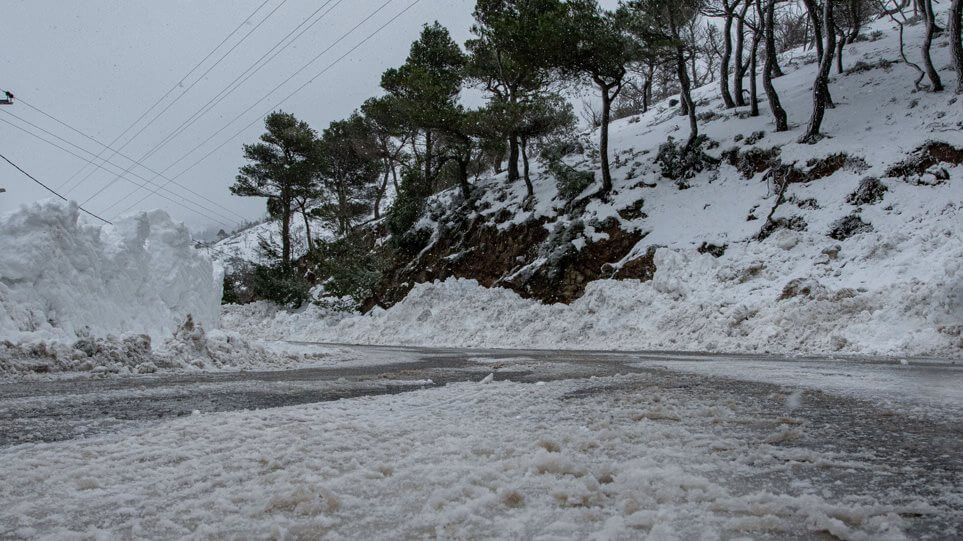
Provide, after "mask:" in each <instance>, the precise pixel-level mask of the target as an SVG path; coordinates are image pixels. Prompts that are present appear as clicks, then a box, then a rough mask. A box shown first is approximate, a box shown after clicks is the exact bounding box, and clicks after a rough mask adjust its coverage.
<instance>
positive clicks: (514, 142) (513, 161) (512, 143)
mask: <svg viewBox="0 0 963 541" xmlns="http://www.w3.org/2000/svg"><path fill="white" fill-rule="evenodd" d="M518 177H519V174H518V136H516V135H515V134H511V135H510V136H509V137H508V181H509V182H514V181H516V180H518Z"/></svg>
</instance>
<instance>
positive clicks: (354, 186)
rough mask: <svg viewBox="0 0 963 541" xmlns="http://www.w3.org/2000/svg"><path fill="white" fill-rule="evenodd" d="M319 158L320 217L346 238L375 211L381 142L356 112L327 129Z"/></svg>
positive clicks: (319, 151)
mask: <svg viewBox="0 0 963 541" xmlns="http://www.w3.org/2000/svg"><path fill="white" fill-rule="evenodd" d="M315 156H316V160H317V163H318V164H319V167H318V179H319V181H320V184H321V186H322V188H323V189H322V191H321V199H322V204H321V207H320V209H319V211H318V214H319V215H320V217H321V218H323V219H324V220H325V221H327V222H328V223H330V224H331V225H333V226H334V227H335V229H336V231H337V232H338V234H339V235H341V236H344V235H346V234H348V232H349V231H350V230H351V228H352V227H354V225H355V224H356V223H357V222H358V221H359V219H361V218H362V217H363V216H366V215H367V214H368V213H369V212H371V205H372V202H373V201H374V199H375V196H376V193H377V183H378V176H379V172H380V170H381V163H380V149H379V145H378V141H377V139H376V137H375V135H374V133H373V132H372V131H371V129H370V126H369V125H368V123H366V122H365V119H364V117H362V116H361V115H359V114H357V113H356V114H353V115H351V117H350V118H348V119H347V120H339V121H335V122H332V123H331V125H330V126H328V128H327V129H325V130H324V132H323V133H322V134H321V138H320V140H319V141H318V142H317V145H316V154H315Z"/></svg>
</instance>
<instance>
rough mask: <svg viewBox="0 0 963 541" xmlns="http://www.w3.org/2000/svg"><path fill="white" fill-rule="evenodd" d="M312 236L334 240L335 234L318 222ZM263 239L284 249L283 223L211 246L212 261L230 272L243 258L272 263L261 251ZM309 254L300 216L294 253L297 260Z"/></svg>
mask: <svg viewBox="0 0 963 541" xmlns="http://www.w3.org/2000/svg"><path fill="white" fill-rule="evenodd" d="M311 237H312V239H314V238H320V239H330V238H331V232H330V231H329V230H328V229H327V228H325V227H324V224H323V223H322V222H320V221H318V220H313V221H312V223H311ZM262 239H263V240H264V241H266V242H268V243H269V244H272V245H276V246H278V247H280V246H281V224H280V223H278V221H277V220H266V221H263V222H261V223H258V224H255V225H252V226H251V227H248V228H246V229H243V230H241V231H238V232H237V233H234V234H233V235H230V236H228V237H226V238H224V239H221V240H219V241H217V242H215V243H213V244H211V245H210V246H209V247H208V248H207V250H208V253H209V254H210V256H211V258H212V259H213V260H215V261H217V262H219V263H221V264H222V265H224V266H225V268H227V269H230V264H231V260H232V259H240V260H242V261H247V262H249V263H256V264H268V263H271V260H270V258H267V257H265V255H264V254H263V253H262V252H261V249H260V247H261V241H262ZM307 251H308V243H307V236H306V235H305V227H304V221H303V220H302V219H301V217H300V216H296V217H295V219H294V220H293V221H292V222H291V252H292V254H293V255H294V257H301V256H302V255H304V254H305V253H306V252H307Z"/></svg>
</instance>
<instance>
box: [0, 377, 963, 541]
mask: <svg viewBox="0 0 963 541" xmlns="http://www.w3.org/2000/svg"><path fill="white" fill-rule="evenodd" d="M638 385H642V386H645V385H646V381H645V380H644V376H621V377H614V378H606V379H599V380H593V381H592V382H590V383H589V384H588V386H586V383H585V381H581V382H575V381H559V382H549V383H545V384H542V385H538V386H535V385H527V384H520V383H510V382H493V383H491V384H489V385H480V384H478V383H462V384H452V385H448V386H446V387H443V388H434V389H430V390H423V391H416V392H411V393H404V394H399V395H390V396H379V397H364V398H357V399H351V400H342V401H337V402H328V403H322V404H314V405H309V406H296V407H287V408H280V409H273V410H262V411H246V412H234V413H217V414H200V415H193V416H189V417H184V418H180V419H176V420H172V421H169V422H164V423H160V424H156V425H152V426H149V427H145V428H131V429H125V430H122V431H120V432H117V433H115V434H110V435H102V436H93V437H89V438H86V439H81V440H73V441H66V442H60V443H51V444H24V445H18V446H14V447H10V448H7V449H4V450H3V451H0V456H2V460H0V477H2V478H3V479H5V483H4V484H3V487H2V488H0V503H2V505H0V532H4V535H5V536H14V537H42V538H63V537H105V538H108V537H152V538H157V537H165V538H170V537H183V536H187V537H218V538H223V537H254V538H266V537H272V538H286V537H315V538H316V537H322V536H327V537H332V538H341V537H347V538H359V537H366V538H384V537H400V538H411V537H443V538H532V537H546V538H582V539H585V538H599V539H628V538H632V539H636V538H651V539H693V538H711V539H717V538H738V537H750V538H772V537H776V538H779V537H786V536H797V535H801V536H803V537H809V536H816V535H822V534H825V533H830V534H831V535H833V536H835V537H838V538H843V539H906V538H908V537H910V535H909V534H908V533H907V532H908V531H909V528H910V526H911V520H912V518H911V517H923V518H922V519H921V520H923V521H924V522H925V521H926V520H927V518H926V517H930V516H934V515H938V516H944V517H950V516H952V513H953V511H952V508H953V506H954V505H955V502H959V501H960V500H959V493H958V487H955V488H954V487H953V485H952V482H951V481H948V482H949V483H950V484H933V485H932V486H930V487H929V490H928V491H927V494H929V496H926V497H922V496H916V495H914V494H915V493H916V489H914V488H912V487H909V486H905V487H902V485H899V484H898V483H897V485H896V486H897V487H902V488H898V489H897V488H894V489H893V490H891V491H884V492H880V491H878V490H876V489H875V488H872V489H870V490H871V492H864V491H863V489H860V488H859V485H850V484H840V485H832V484H831V482H830V483H829V485H827V484H826V480H825V479H824V475H825V474H827V473H832V474H833V475H844V476H845V475H851V476H853V477H854V478H855V477H858V476H859V475H864V474H861V473H859V472H873V475H876V474H879V475H883V474H884V473H885V474H887V475H890V476H889V477H886V478H885V479H889V480H893V481H898V480H899V479H901V478H903V477H902V476H904V475H908V474H909V473H910V470H912V468H913V467H914V466H906V465H904V464H902V463H892V464H887V463H886V462H885V461H883V462H881V461H879V460H877V459H876V458H874V457H873V456H872V454H871V453H860V452H856V453H854V452H848V451H844V450H839V451H832V450H824V451H817V450H813V449H811V448H808V447H807V445H806V444H805V442H806V441H807V438H808V437H809V435H808V433H809V431H810V430H811V429H810V428H809V427H808V426H805V425H799V424H794V425H784V426H781V427H780V426H776V425H773V426H771V427H768V428H766V427H763V426H760V428H759V429H755V428H752V427H755V426H759V425H760V421H759V420H754V419H753V418H752V417H751V416H748V417H747V415H750V413H749V412H748V411H746V410H744V407H745V406H746V403H742V404H739V403H735V402H730V403H729V404H719V403H716V402H715V401H714V400H713V399H711V398H708V397H707V398H706V399H705V400H702V399H700V398H699V397H692V396H689V397H686V398H682V397H680V396H679V395H677V394H675V393H671V392H664V390H662V389H660V388H658V387H651V386H649V387H646V389H647V390H646V392H645V393H640V392H638V390H626V391H622V390H620V389H621V388H623V387H626V388H631V387H633V386H638ZM563 406H564V407H563ZM787 422H788V421H787ZM794 422H795V421H794ZM763 424H765V423H763ZM766 426H768V425H766ZM907 468H909V469H907ZM846 472H850V473H846ZM894 476H895V477H894ZM881 479H882V477H881ZM949 524H952V520H950V521H949ZM945 528H949V529H943V530H939V531H938V535H941V536H950V537H952V536H953V535H955V534H958V533H959V532H954V531H953V530H952V526H946V527H945Z"/></svg>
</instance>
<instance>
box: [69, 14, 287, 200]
mask: <svg viewBox="0 0 963 541" xmlns="http://www.w3.org/2000/svg"><path fill="white" fill-rule="evenodd" d="M268 1H269V0H265V3H267V2H268ZM286 2H287V0H281V3H280V4H278V5H277V6H275V7H274V9H272V10H271V11H270V12H269V13H268V14H267V15H265V16H264V18H263V19H261V20H260V21H259V22H258V23H257V24H256V25H254V27H253V28H251V29H250V30H248V31H247V33H246V34H244V35H243V36H241V39H240V40H238V41H237V43H235V44H234V45H232V46H231V48H230V49H228V50H227V51H226V52H224V54H222V55H221V56H220V58H218V59H217V60H216V61H215V62H214V63H213V64H211V66H209V67H208V68H207V69H206V70H205V71H204V73H202V74H200V75H199V76H198V77H197V78H196V79H194V82H192V83H191V84H190V85H189V86H188V87H187V88H185V89H184V91H183V92H181V93H180V94H178V95H177V97H175V98H174V99H173V100H172V101H171V102H170V103H168V104H167V106H165V107H164V108H163V109H162V110H161V111H160V112H159V113H157V114H156V115H154V117H153V118H151V119H150V120H149V121H147V123H146V124H144V125H143V126H141V128H140V129H139V130H138V131H137V133H135V134H134V135H132V136H131V137H130V139H128V140H127V141H126V142H125V143H124V144H123V145H121V146H120V147H119V150H123V149H124V148H126V147H127V145H129V144H130V143H131V142H132V141H133V140H134V139H137V137H138V136H140V134H141V133H143V132H144V130H146V129H147V128H148V127H149V126H150V125H151V124H153V123H154V122H155V121H156V120H157V119H158V118H160V117H161V116H163V115H164V113H166V112H167V111H168V110H169V109H170V108H171V107H173V106H174V104H175V103H177V102H178V100H180V99H181V98H182V97H184V95H185V94H187V93H188V92H189V91H190V90H191V89H192V88H194V86H195V85H196V84H197V83H199V82H200V81H201V80H203V79H204V77H206V76H207V74H208V73H210V72H211V70H213V69H214V68H216V67H217V66H218V65H219V64H220V63H221V62H222V61H223V60H224V59H225V58H227V56H228V55H230V54H231V53H232V52H233V51H234V49H237V47H238V46H239V45H241V43H244V41H245V40H246V39H247V38H248V37H249V36H250V35H251V34H253V33H254V32H255V31H256V30H257V29H258V28H260V27H261V25H262V24H264V22H265V21H267V20H268V19H269V18H271V16H272V15H274V13H275V12H276V11H277V10H278V9H280V8H281V6H283V5H284V4H285V3H286ZM263 5H264V4H261V5H260V6H258V7H257V9H255V10H254V12H252V13H251V15H250V16H249V17H248V18H247V19H245V20H244V21H243V22H241V24H240V25H238V28H236V29H235V30H234V31H233V32H231V34H229V35H228V37H227V38H225V39H224V40H223V41H222V42H221V43H222V44H223V43H224V42H225V41H227V39H229V38H230V36H231V35H233V34H234V32H237V30H238V29H240V27H241V26H243V25H244V24H246V23H247V21H249V20H250V19H251V17H252V16H253V15H254V14H255V13H257V11H258V10H260V9H261V6H263ZM220 46H221V45H220V44H218V47H220ZM216 50H217V48H215V49H214V50H212V51H211V53H213V52H214V51H216ZM211 53H209V54H208V56H207V57H205V59H204V60H206V59H207V58H208V57H210V54H211ZM203 62H204V61H201V62H200V63H198V65H200V64H203ZM194 69H197V67H196V66H195V68H192V70H191V71H193V70H194ZM188 75H189V74H188ZM186 78H187V76H186V75H185V76H184V79H181V81H180V82H178V84H177V85H175V86H174V87H172V90H173V88H176V87H177V86H179V85H180V84H181V83H183V81H184V80H185V79H186ZM165 97H166V95H165ZM161 100H163V98H161ZM141 118H143V116H142V117H141ZM134 124H136V122H135V123H134ZM131 127H133V125H131ZM114 143H116V140H115V141H114V142H112V143H111V146H113V145H114ZM141 160H143V158H141ZM92 173H93V171H91V173H88V174H87V175H86V176H85V177H84V178H83V179H81V180H80V182H78V183H77V184H75V185H74V186H73V187H72V188H70V190H73V189H74V188H76V187H77V186H79V185H80V184H83V182H84V181H85V180H87V178H89V177H90V174H92ZM116 180H117V179H114V181H115V182H116ZM70 190H68V193H69V191H70Z"/></svg>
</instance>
